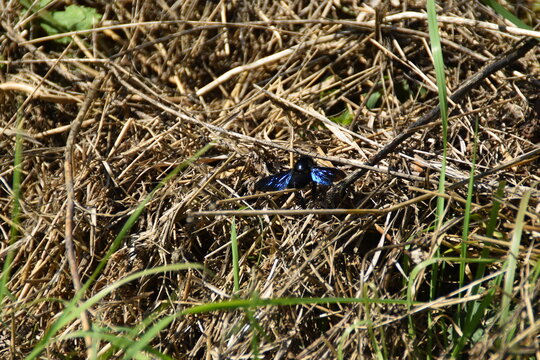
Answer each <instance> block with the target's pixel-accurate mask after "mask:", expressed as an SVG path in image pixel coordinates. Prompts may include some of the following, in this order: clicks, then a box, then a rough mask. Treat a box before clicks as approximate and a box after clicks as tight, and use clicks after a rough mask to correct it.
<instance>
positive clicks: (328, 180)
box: [311, 166, 345, 185]
mask: <svg viewBox="0 0 540 360" xmlns="http://www.w3.org/2000/svg"><path fill="white" fill-rule="evenodd" d="M343 177H345V174H344V173H343V171H341V170H339V169H336V168H331V167H319V166H314V167H313V168H311V180H313V181H315V182H316V183H318V184H321V185H332V182H334V180H340V179H342V178H343Z"/></svg>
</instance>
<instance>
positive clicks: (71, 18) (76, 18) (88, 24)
mask: <svg viewBox="0 0 540 360" xmlns="http://www.w3.org/2000/svg"><path fill="white" fill-rule="evenodd" d="M51 14H52V18H53V20H54V22H53V23H49V22H45V21H44V22H42V23H41V27H42V28H43V29H44V30H45V31H46V32H47V34H49V35H56V34H60V33H62V32H65V31H76V30H88V29H91V28H92V27H93V26H94V24H96V23H97V22H99V21H100V20H101V17H102V15H101V14H99V13H98V12H97V11H96V9H94V8H90V7H86V6H79V5H69V6H68V7H66V9H65V10H63V11H54V12H51ZM54 23H56V24H54ZM57 41H59V42H61V43H68V42H69V41H71V39H70V38H68V37H65V38H61V39H58V40H57Z"/></svg>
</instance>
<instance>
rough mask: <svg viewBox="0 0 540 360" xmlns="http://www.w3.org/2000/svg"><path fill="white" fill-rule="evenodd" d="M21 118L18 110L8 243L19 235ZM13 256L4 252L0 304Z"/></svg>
mask: <svg viewBox="0 0 540 360" xmlns="http://www.w3.org/2000/svg"><path fill="white" fill-rule="evenodd" d="M22 124H23V118H22V113H21V112H20V111H19V113H18V114H17V134H16V135H15V155H14V160H13V208H12V210H11V225H10V231H9V245H12V244H14V243H15V240H16V239H17V237H18V236H19V225H20V216H21V179H22V169H21V167H22V158H23V156H22V155H23V137H22V135H21V131H22ZM14 258H15V250H10V251H8V253H7V254H6V257H5V260H4V266H3V267H2V276H1V277H0V304H2V303H3V301H4V297H5V296H6V295H7V294H8V293H9V290H8V288H7V283H8V281H9V278H10V274H11V263H12V262H13V259H14Z"/></svg>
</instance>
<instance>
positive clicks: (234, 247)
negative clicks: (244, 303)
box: [231, 216, 240, 295]
mask: <svg viewBox="0 0 540 360" xmlns="http://www.w3.org/2000/svg"><path fill="white" fill-rule="evenodd" d="M231 252H232V263H233V276H234V294H236V295H237V294H238V292H239V291H240V264H239V262H240V259H239V255H238V237H237V235H236V223H235V221H234V216H233V218H232V224H231Z"/></svg>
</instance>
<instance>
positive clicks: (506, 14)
mask: <svg viewBox="0 0 540 360" xmlns="http://www.w3.org/2000/svg"><path fill="white" fill-rule="evenodd" d="M480 1H482V2H483V3H484V4H486V5H488V6H490V7H491V8H492V9H493V10H495V12H496V13H497V14H499V15H501V16H502V17H503V18H505V19H506V20H508V21H510V22H511V23H512V24H514V25H516V26H517V27H520V28H522V29H527V30H533V28H532V27H530V26H529V25H527V24H525V23H524V22H523V21H521V19H519V18H518V17H517V16H516V15H514V14H512V13H511V12H510V11H508V10H507V9H506V8H505V7H503V6H502V5H501V4H499V3H498V2H497V1H496V0H480Z"/></svg>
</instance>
